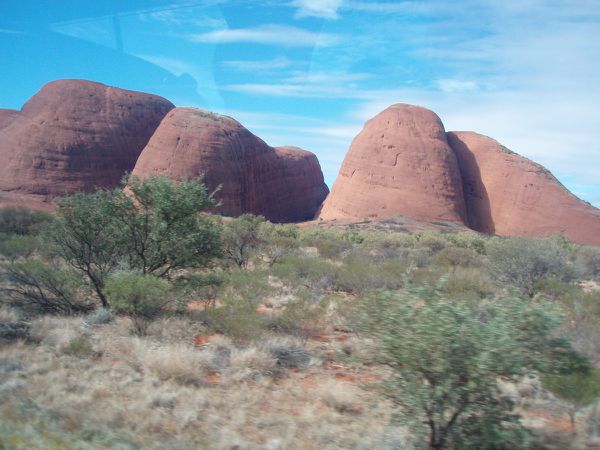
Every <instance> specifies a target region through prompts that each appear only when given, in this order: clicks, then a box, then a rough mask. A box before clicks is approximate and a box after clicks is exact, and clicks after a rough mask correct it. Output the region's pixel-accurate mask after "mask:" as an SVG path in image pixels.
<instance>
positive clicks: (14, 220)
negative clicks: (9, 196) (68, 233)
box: [0, 206, 52, 235]
mask: <svg viewBox="0 0 600 450" xmlns="http://www.w3.org/2000/svg"><path fill="white" fill-rule="evenodd" d="M51 221H52V215H51V214H48V213H45V212H42V211H34V210H31V209H28V208H23V207H20V206H5V207H3V208H0V232H1V233H14V234H19V235H26V234H36V233H38V232H39V231H41V230H42V229H43V228H44V227H46V226H47V225H48V224H49V223H50V222H51Z"/></svg>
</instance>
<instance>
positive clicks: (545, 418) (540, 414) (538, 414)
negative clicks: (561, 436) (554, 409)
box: [523, 409, 572, 433]
mask: <svg viewBox="0 0 600 450" xmlns="http://www.w3.org/2000/svg"><path fill="white" fill-rule="evenodd" d="M523 416H524V417H528V418H534V419H540V420H541V421H542V422H543V423H544V428H549V429H551V430H552V431H555V432H559V433H571V432H572V430H571V421H570V420H569V418H568V417H567V416H566V414H565V415H564V416H557V415H554V414H552V413H549V412H548V411H544V410H542V409H534V410H528V411H524V412H523Z"/></svg>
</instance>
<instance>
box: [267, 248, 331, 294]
mask: <svg viewBox="0 0 600 450" xmlns="http://www.w3.org/2000/svg"><path fill="white" fill-rule="evenodd" d="M338 271H339V269H338V267H336V266H335V265H333V264H331V263H330V262H328V261H324V260H321V259H318V258H313V257H310V256H296V255H288V256H286V257H284V258H282V259H281V260H280V261H279V262H278V263H277V264H275V265H273V267H272V269H271V272H272V273H273V275H275V276H276V277H277V278H279V279H280V280H282V281H283V282H285V283H287V284H288V285H289V286H290V287H292V288H299V287H302V288H305V289H307V290H308V291H310V292H311V293H312V294H313V295H315V296H317V297H318V296H320V295H321V294H322V293H323V292H324V291H326V290H328V289H331V288H332V287H333V286H334V285H335V280H336V278H337V276H338Z"/></svg>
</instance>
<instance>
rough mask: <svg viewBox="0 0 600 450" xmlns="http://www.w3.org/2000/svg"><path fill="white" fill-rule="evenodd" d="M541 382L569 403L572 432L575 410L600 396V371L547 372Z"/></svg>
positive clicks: (589, 403) (591, 402) (573, 429)
mask: <svg viewBox="0 0 600 450" xmlns="http://www.w3.org/2000/svg"><path fill="white" fill-rule="evenodd" d="M542 382H543V384H544V387H546V388H547V389H548V390H550V391H551V392H552V393H553V394H555V395H557V396H558V397H560V398H561V399H563V400H565V401H567V402H568V403H569V404H570V405H571V408H570V410H569V416H570V418H571V427H572V432H573V433H575V416H576V414H577V412H578V411H579V410H580V409H582V408H584V407H586V406H589V405H591V404H593V403H594V402H595V401H596V400H598V399H599V398H600V371H598V370H597V369H590V370H584V371H574V372H570V373H565V374H552V375H549V374H547V375H544V376H543V377H542Z"/></svg>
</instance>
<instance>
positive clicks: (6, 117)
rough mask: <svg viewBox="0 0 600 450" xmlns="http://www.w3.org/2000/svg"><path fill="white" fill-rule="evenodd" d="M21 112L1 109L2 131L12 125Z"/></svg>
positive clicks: (0, 125) (0, 121)
mask: <svg viewBox="0 0 600 450" xmlns="http://www.w3.org/2000/svg"><path fill="white" fill-rule="evenodd" d="M17 114H19V111H16V110H14V109H0V130H1V129H2V128H4V127H5V126H7V125H8V124H9V123H11V122H12V121H13V120H14V119H15V117H17Z"/></svg>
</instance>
